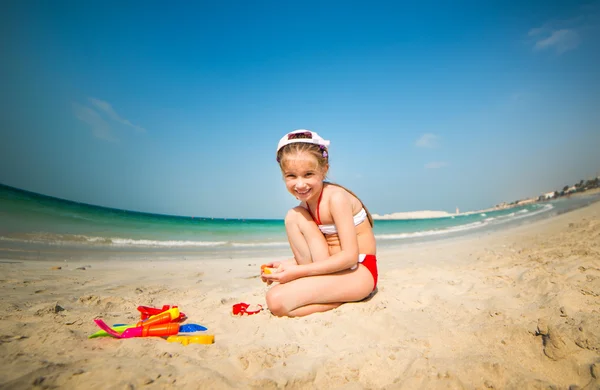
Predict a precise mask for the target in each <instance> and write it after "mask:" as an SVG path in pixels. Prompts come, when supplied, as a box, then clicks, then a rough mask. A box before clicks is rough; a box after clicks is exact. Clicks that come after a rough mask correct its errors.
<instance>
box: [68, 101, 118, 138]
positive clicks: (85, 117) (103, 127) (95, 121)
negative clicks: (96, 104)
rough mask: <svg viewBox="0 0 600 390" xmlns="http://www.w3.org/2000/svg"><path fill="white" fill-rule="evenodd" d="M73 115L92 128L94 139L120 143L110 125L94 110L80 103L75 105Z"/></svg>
mask: <svg viewBox="0 0 600 390" xmlns="http://www.w3.org/2000/svg"><path fill="white" fill-rule="evenodd" d="M73 113H74V114H75V117H76V118H77V119H79V120H80V121H82V122H84V123H87V124H88V125H89V126H90V127H91V128H92V133H93V134H94V137H96V138H98V139H101V140H104V141H108V142H117V141H118V140H117V138H116V137H115V136H114V135H113V134H112V131H111V128H110V125H109V124H108V123H107V122H106V121H105V120H104V119H102V117H101V116H100V114H98V113H97V112H96V111H95V110H94V109H92V108H90V107H86V106H82V105H81V104H79V103H73Z"/></svg>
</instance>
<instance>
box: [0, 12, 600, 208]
mask: <svg viewBox="0 0 600 390" xmlns="http://www.w3.org/2000/svg"><path fill="white" fill-rule="evenodd" d="M2 7H3V9H2V12H0V25H1V26H2V27H1V32H2V34H1V36H2V38H1V41H0V44H1V45H2V46H1V49H2V53H3V55H2V59H0V82H1V84H2V88H0V107H2V113H1V116H0V120H1V122H0V183H3V184H7V185H11V186H15V187H18V188H23V189H26V190H30V191H34V192H39V193H43V194H47V195H51V196H56V197H60V198H65V199H70V200H76V201H81V202H86V203H91V204H96V205H102V206H109V207H117V208H122V209H130V210H138V211H146V212H156V213H164V214H175V215H191V216H211V217H226V218H234V217H243V218H282V217H283V215H284V214H285V212H286V210H287V208H289V207H291V206H292V205H294V204H295V200H294V199H293V198H292V197H291V195H288V194H287V193H286V191H285V187H284V185H283V181H282V180H281V176H280V173H279V169H278V166H277V164H276V162H275V158H274V154H275V147H276V145H277V141H278V140H279V138H280V137H281V136H282V135H283V134H285V133H286V132H288V131H291V130H294V129H298V128H308V129H311V130H314V131H317V132H319V134H321V135H322V136H324V137H325V138H327V139H330V140H331V141H332V144H331V148H330V156H331V158H330V163H331V170H330V179H331V180H332V181H335V182H338V183H340V184H343V185H345V186H347V187H349V188H351V189H352V190H354V191H355V192H356V193H357V194H358V195H359V196H360V197H361V198H362V200H363V201H364V202H365V203H366V204H367V206H368V207H369V209H370V210H371V211H372V212H373V213H378V214H385V213H391V212H399V211H412V210H446V211H454V208H455V207H457V206H458V207H460V209H461V210H463V211H465V210H472V209H480V208H485V207H489V206H492V205H494V204H497V203H500V202H502V201H512V200H516V199H520V198H524V197H529V196H533V195H537V194H540V193H542V192H544V191H549V190H554V189H557V188H562V187H563V186H564V185H566V184H572V183H574V182H576V181H578V180H579V179H584V178H588V177H591V176H595V175H597V174H598V173H599V171H600V153H599V152H598V150H599V149H600V129H599V126H600V125H599V124H600V61H599V60H600V50H599V49H600V44H599V40H598V37H600V2H598V1H594V2H589V1H588V2H577V1H562V2H552V1H539V2H516V1H515V2H496V1H489V2H487V1H469V2H447V1H442V2H431V1H423V2H372V1H371V2H348V1H343V2H342V1H339V2H338V1H327V2H316V1H315V2H312V1H306V2H281V1H277V2H275V1H273V2H261V1H258V2H247V1H232V2H210V3H208V2H206V3H203V2H198V3H196V4H188V3H185V2H172V3H169V4H167V3H164V2H155V1H149V2H131V3H128V4H121V3H120V2H115V3H113V4H110V2H101V3H100V2H94V3H92V2H67V1H61V2H44V1H39V2H30V1H20V2H17V1H13V2H12V5H3V6H2Z"/></svg>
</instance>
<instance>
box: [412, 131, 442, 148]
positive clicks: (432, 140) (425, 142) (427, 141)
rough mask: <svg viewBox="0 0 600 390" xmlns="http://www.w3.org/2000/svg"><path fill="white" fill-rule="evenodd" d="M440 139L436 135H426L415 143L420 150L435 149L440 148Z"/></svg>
mask: <svg viewBox="0 0 600 390" xmlns="http://www.w3.org/2000/svg"><path fill="white" fill-rule="evenodd" d="M438 140H439V137H438V136H437V135H435V134H431V133H426V134H423V135H422V136H421V138H419V139H418V140H417V142H416V143H415V144H416V145H417V146H418V147H420V148H435V147H437V146H438Z"/></svg>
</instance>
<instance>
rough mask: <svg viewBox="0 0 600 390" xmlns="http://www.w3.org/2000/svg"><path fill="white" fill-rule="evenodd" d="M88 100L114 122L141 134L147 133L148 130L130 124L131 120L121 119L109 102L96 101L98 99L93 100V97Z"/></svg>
mask: <svg viewBox="0 0 600 390" xmlns="http://www.w3.org/2000/svg"><path fill="white" fill-rule="evenodd" d="M88 100H89V101H90V103H92V105H93V106H95V107H96V108H98V109H99V110H101V111H103V112H104V113H105V114H106V115H108V117H109V118H111V119H112V120H114V121H116V122H119V123H121V124H123V125H126V126H129V127H131V128H133V129H135V130H137V131H140V132H145V131H146V129H144V128H143V127H141V126H137V125H134V124H133V123H131V122H129V120H127V119H125V118H121V117H120V116H119V114H117V112H116V111H115V110H114V108H113V107H112V105H111V104H110V103H109V102H105V101H104V100H100V99H96V98H92V97H91V98H88Z"/></svg>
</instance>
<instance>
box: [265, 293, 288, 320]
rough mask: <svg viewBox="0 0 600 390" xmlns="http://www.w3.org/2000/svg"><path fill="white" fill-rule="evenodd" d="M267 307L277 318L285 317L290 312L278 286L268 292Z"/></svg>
mask: <svg viewBox="0 0 600 390" xmlns="http://www.w3.org/2000/svg"><path fill="white" fill-rule="evenodd" d="M267 307H268V308H269V310H270V311H271V313H273V315H276V316H277V317H283V316H286V315H288V313H289V310H287V309H286V307H285V305H284V299H283V295H282V294H281V291H280V289H279V288H277V286H275V287H273V288H271V289H270V290H269V291H268V292H267Z"/></svg>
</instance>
